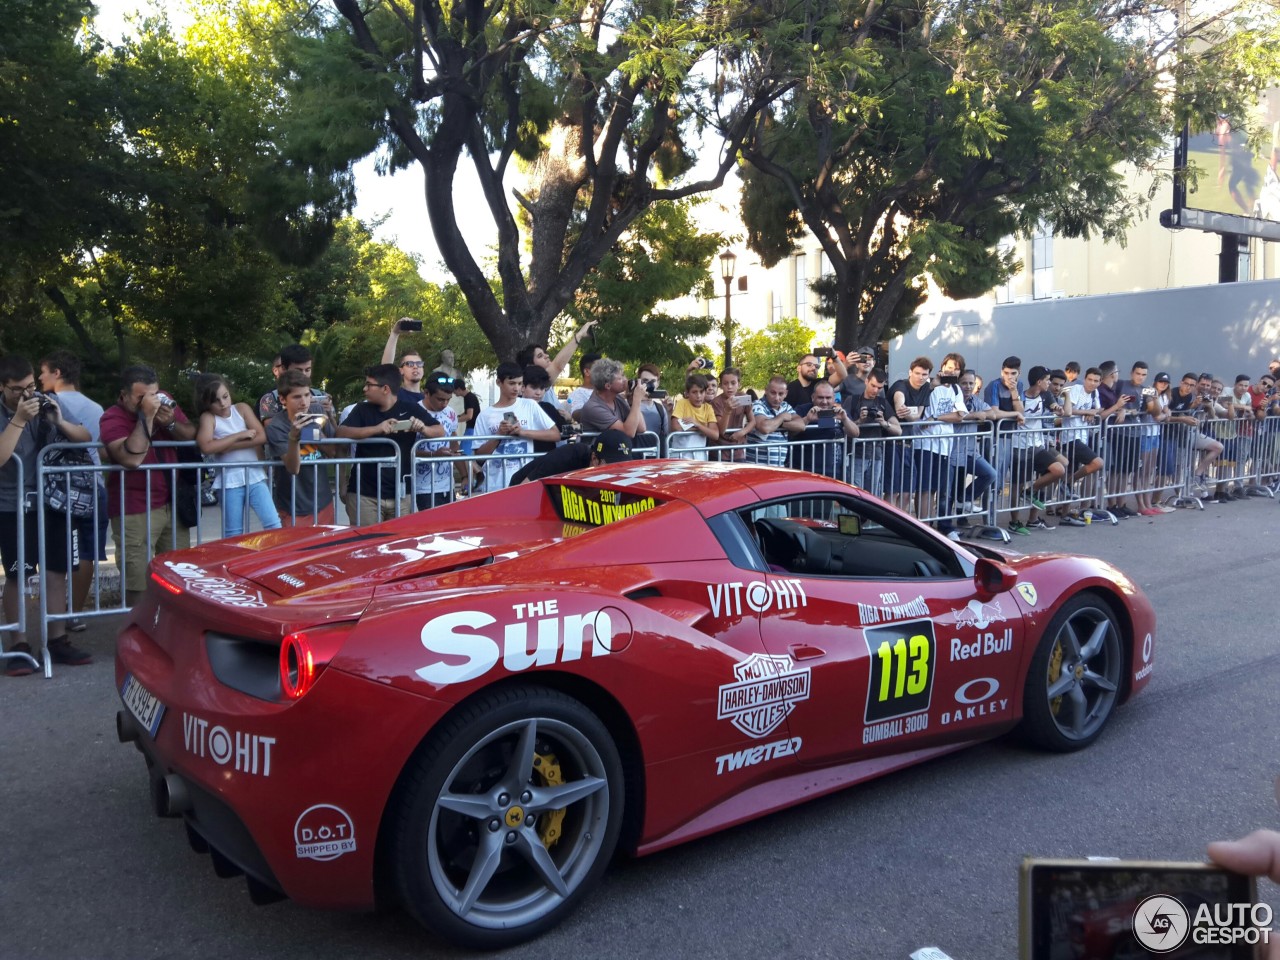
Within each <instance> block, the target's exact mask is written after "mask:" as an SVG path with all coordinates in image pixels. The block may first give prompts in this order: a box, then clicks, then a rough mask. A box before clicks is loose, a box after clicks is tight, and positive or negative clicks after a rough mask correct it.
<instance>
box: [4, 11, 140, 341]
mask: <svg viewBox="0 0 1280 960" xmlns="http://www.w3.org/2000/svg"><path fill="white" fill-rule="evenodd" d="M90 10H91V7H90V5H89V3H88V2H87V0H41V2H37V0H10V2H9V3H7V4H6V5H5V13H4V16H3V17H0V251H2V252H3V256H0V309H3V311H4V315H5V317H6V326H8V328H9V329H8V331H6V332H7V333H8V334H10V335H12V334H15V333H20V332H21V331H22V330H26V329H30V327H31V326H32V325H34V324H38V323H40V321H41V319H42V316H43V310H44V309H45V307H46V306H47V302H46V301H45V299H44V296H43V293H42V288H43V287H44V285H45V284H46V283H47V282H48V279H49V275H51V274H55V273H58V272H60V271H61V269H62V266H63V264H62V260H63V257H64V256H65V255H66V253H67V252H68V250H69V247H68V242H67V241H68V238H69V237H72V238H76V239H77V240H83V241H86V242H93V241H95V240H97V239H98V238H100V237H101V236H102V235H103V233H104V232H105V231H106V230H107V229H109V228H110V227H111V226H112V225H113V224H115V223H116V222H117V221H118V215H117V211H116V209H115V207H114V206H113V204H112V195H113V190H114V189H115V188H116V187H117V186H118V184H117V178H116V173H117V171H118V169H119V164H120V162H121V161H122V159H123V151H122V150H121V147H120V144H119V143H118V141H117V140H116V138H115V137H114V135H113V131H112V128H111V114H110V111H109V109H108V105H109V101H110V91H109V90H108V89H107V87H106V86H105V85H104V84H102V83H101V82H100V80H99V77H98V73H97V70H96V68H95V63H94V58H95V55H96V53H97V48H96V47H95V45H94V44H93V43H91V42H90V43H81V42H79V41H78V40H77V34H78V32H79V31H80V28H81V21H82V20H83V18H84V17H85V16H87V15H88V14H89V12H90ZM7 339H8V337H4V339H0V350H3V349H12V347H11V346H7V345H6V343H5V341H6V340H7Z"/></svg>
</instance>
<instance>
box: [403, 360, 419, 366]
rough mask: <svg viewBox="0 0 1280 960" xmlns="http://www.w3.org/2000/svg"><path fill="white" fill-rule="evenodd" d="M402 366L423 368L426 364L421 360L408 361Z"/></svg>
mask: <svg viewBox="0 0 1280 960" xmlns="http://www.w3.org/2000/svg"><path fill="white" fill-rule="evenodd" d="M400 366H402V367H421V366H425V364H424V363H423V362H422V361H421V360H406V361H405V362H404V363H402V364H400Z"/></svg>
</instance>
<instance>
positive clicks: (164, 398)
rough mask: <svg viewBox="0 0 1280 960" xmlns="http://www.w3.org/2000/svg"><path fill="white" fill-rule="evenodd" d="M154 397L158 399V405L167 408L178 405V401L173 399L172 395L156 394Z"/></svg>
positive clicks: (170, 408)
mask: <svg viewBox="0 0 1280 960" xmlns="http://www.w3.org/2000/svg"><path fill="white" fill-rule="evenodd" d="M156 399H157V400H159V401H160V406H162V407H165V408H167V409H169V410H172V409H173V408H174V407H176V406H177V405H178V401H177V400H175V399H173V397H171V396H169V395H168V394H167V393H158V394H156Z"/></svg>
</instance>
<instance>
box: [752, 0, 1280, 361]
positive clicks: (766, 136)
mask: <svg viewBox="0 0 1280 960" xmlns="http://www.w3.org/2000/svg"><path fill="white" fill-rule="evenodd" d="M1201 7H1203V9H1201ZM1266 11H1267V4H1266V2H1265V0H1260V2H1259V3H1258V4H1257V5H1256V7H1255V6H1252V5H1251V4H1250V3H1249V0H1242V2H1238V3H1235V4H1223V3H1217V4H1212V5H1210V4H1203V5H1197V4H1194V3H1193V4H1188V5H1187V6H1186V17H1185V19H1184V20H1183V21H1182V23H1181V24H1178V23H1177V22H1176V21H1175V19H1174V17H1173V15H1172V14H1171V13H1168V12H1167V11H1166V10H1165V9H1164V8H1157V7H1154V6H1152V5H1149V4H1146V3H1127V2H1112V0H1063V2H1059V3H1053V4H1046V3H1043V2H1041V0H1001V2H990V0H965V2H961V3H958V4H944V5H938V4H935V3H931V2H928V0H905V2H903V3H895V4H884V3H882V2H881V0H834V2H829V3H825V4H819V5H807V6H802V7H792V6H790V5H787V4H782V3H777V2H766V3H764V4H761V5H758V7H757V11H756V20H757V23H758V24H759V36H760V42H759V43H757V44H755V45H753V46H751V47H749V48H745V49H744V51H743V52H742V54H741V56H739V57H738V58H737V59H735V66H736V67H737V68H738V70H739V71H740V74H741V75H742V76H744V77H746V78H747V83H748V86H750V85H751V84H752V83H754V82H755V80H754V77H755V76H756V75H757V74H760V73H762V72H775V71H778V70H780V69H781V70H783V71H784V72H785V71H790V72H793V73H795V74H796V75H797V76H803V77H804V82H803V83H802V84H800V85H798V86H797V87H795V89H794V90H793V91H792V92H791V94H790V95H789V96H788V97H787V98H785V99H784V100H780V101H778V102H777V103H775V104H773V105H772V106H771V107H770V108H769V109H767V110H765V111H762V112H761V113H760V114H759V115H758V117H757V120H756V123H755V125H754V128H753V131H752V135H751V137H750V139H749V141H748V142H747V143H746V145H745V146H744V149H743V157H744V158H745V159H746V160H747V161H748V163H749V164H750V166H749V167H748V168H747V169H746V170H744V171H743V176H744V179H745V189H744V194H743V203H742V212H743V217H744V220H745V222H746V224H747V227H748V245H749V246H750V247H751V249H753V250H754V251H755V252H756V253H758V254H759V255H760V256H761V258H762V259H763V260H764V262H765V263H766V264H773V263H776V262H777V261H778V260H779V259H781V258H782V257H783V256H786V255H787V254H789V253H791V252H792V251H794V249H795V248H796V241H797V239H798V238H799V237H800V236H801V234H802V233H803V232H804V231H808V232H809V233H810V234H812V235H813V236H814V237H815V238H816V239H817V240H818V242H819V243H820V244H821V246H822V249H823V251H824V253H825V254H826V256H827V258H828V260H829V261H830V264H831V268H832V273H831V276H830V277H828V278H825V283H819V284H815V290H816V291H817V292H818V293H819V294H820V296H821V297H822V299H823V301H824V304H825V306H826V309H827V311H828V312H829V314H830V315H833V316H834V317H835V320H836V341H837V342H838V343H840V344H842V345H848V344H852V343H855V342H863V341H874V340H878V339H880V338H881V337H883V336H885V335H887V334H890V333H893V332H896V331H899V330H901V329H902V328H903V326H904V325H905V324H906V323H907V321H908V319H909V317H910V316H911V314H912V313H913V312H914V310H915V308H916V306H917V305H918V304H919V303H920V301H921V299H922V298H923V295H924V278H925V276H926V275H929V276H932V277H933V279H934V280H935V281H936V282H937V283H938V285H939V286H940V287H941V288H942V290H943V291H944V292H946V293H947V294H949V295H951V296H954V297H966V296H975V295H977V294H979V293H982V292H985V291H987V290H989V289H991V288H992V287H993V286H995V285H996V284H997V283H999V282H1001V281H1003V280H1004V279H1007V278H1008V277H1009V276H1010V275H1011V273H1012V271H1013V270H1015V269H1016V266H1017V265H1016V264H1015V263H1014V262H1013V260H1012V258H1011V257H1010V256H1008V255H1006V254H1002V253H1001V252H999V251H998V250H997V249H996V244H997V242H998V241H999V240H1000V239H1001V238H1002V237H1005V236H1008V235H1010V234H1019V233H1020V234H1027V233H1030V232H1031V230H1032V229H1033V228H1034V227H1035V225H1036V224H1037V223H1038V222H1040V221H1044V222H1046V223H1049V224H1052V225H1053V228H1054V232H1055V234H1056V235H1059V236H1067V237H1087V236H1091V235H1095V234H1097V235H1100V236H1102V237H1103V238H1105V239H1109V240H1122V239H1123V237H1124V234H1125V230H1126V229H1127V228H1128V227H1129V226H1130V225H1131V224H1132V223H1133V221H1134V219H1135V217H1136V216H1137V215H1138V213H1139V212H1141V211H1143V210H1145V209H1146V206H1147V204H1148V202H1149V201H1148V197H1146V196H1143V195H1134V194H1132V193H1131V192H1130V191H1129V190H1128V189H1127V188H1126V186H1125V179H1124V172H1123V170H1122V169H1121V164H1124V163H1130V164H1135V165H1137V166H1138V167H1139V168H1142V169H1145V170H1149V171H1155V170H1156V169H1157V168H1158V166H1159V164H1160V163H1162V162H1164V161H1165V158H1166V156H1167V153H1166V143H1167V141H1168V138H1169V137H1170V136H1171V135H1172V134H1173V132H1174V131H1175V130H1177V129H1178V128H1179V127H1180V125H1181V121H1182V120H1183V119H1184V118H1185V117H1186V116H1189V115H1194V114H1196V113H1197V112H1199V114H1201V115H1203V114H1204V112H1205V111H1206V110H1209V111H1212V110H1226V111H1228V112H1238V108H1239V107H1240V106H1241V105H1243V104H1246V103H1249V102H1251V100H1252V99H1254V98H1256V95H1257V93H1258V91H1259V90H1260V89H1262V88H1264V87H1266V86H1267V85H1268V83H1270V82H1271V81H1272V80H1273V79H1274V78H1275V77H1276V75H1277V66H1276V65H1277V50H1278V49H1280V46H1278V45H1277V43H1276V40H1277V39H1278V36H1277V30H1278V28H1277V22H1276V19H1275V17H1274V12H1271V14H1270V16H1267V13H1266ZM784 62H785V64H786V66H785V67H782V66H780V64H782V63H784ZM1175 82H1176V91H1177V95H1176V96H1174V95H1173V85H1174V83H1175ZM1209 115H1210V116H1211V115H1212V113H1211V112H1210V113H1209ZM1166 175H1167V171H1166Z"/></svg>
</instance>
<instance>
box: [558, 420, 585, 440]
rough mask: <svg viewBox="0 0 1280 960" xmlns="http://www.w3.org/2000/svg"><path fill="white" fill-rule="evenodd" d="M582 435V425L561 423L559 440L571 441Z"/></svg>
mask: <svg viewBox="0 0 1280 960" xmlns="http://www.w3.org/2000/svg"><path fill="white" fill-rule="evenodd" d="M581 433H582V424H580V423H562V424H560V439H561V440H573V439H575V438H577V437H578V436H579V435H581Z"/></svg>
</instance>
